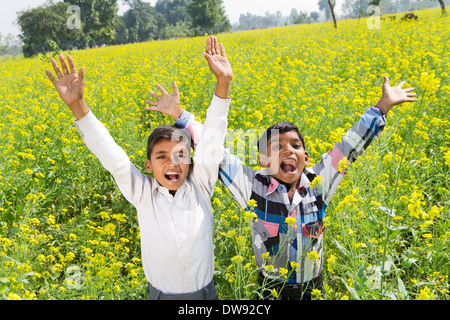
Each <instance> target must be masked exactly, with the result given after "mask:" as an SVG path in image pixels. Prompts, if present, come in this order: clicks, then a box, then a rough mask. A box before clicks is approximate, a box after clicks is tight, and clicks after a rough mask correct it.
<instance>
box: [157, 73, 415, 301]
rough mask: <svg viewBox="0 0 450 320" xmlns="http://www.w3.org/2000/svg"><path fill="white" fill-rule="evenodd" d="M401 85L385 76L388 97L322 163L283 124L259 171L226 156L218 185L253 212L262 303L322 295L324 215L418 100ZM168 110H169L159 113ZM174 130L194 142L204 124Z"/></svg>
mask: <svg viewBox="0 0 450 320" xmlns="http://www.w3.org/2000/svg"><path fill="white" fill-rule="evenodd" d="M404 84H405V82H401V83H400V84H399V85H397V86H396V87H391V86H390V85H389V79H388V78H387V77H384V83H383V86H382V90H383V95H382V97H381V99H380V100H379V102H378V103H377V104H376V105H375V106H373V107H371V108H369V109H367V110H366V111H365V113H364V114H363V115H362V116H361V119H360V120H359V121H358V122H357V123H356V124H355V125H354V126H353V127H352V128H350V130H349V131H348V132H347V133H346V134H345V136H344V137H343V138H342V140H341V141H340V142H338V143H336V144H335V145H334V147H333V148H332V149H331V151H329V152H328V153H325V154H324V155H323V156H322V157H321V160H320V162H318V163H317V164H315V165H314V166H312V167H309V168H308V165H309V155H308V152H307V151H306V146H305V142H304V139H303V136H302V134H301V133H300V131H299V129H298V128H297V127H296V126H295V125H294V124H292V123H289V122H284V123H277V124H274V125H272V126H270V127H269V128H268V129H267V130H266V131H265V132H264V134H263V135H262V136H261V137H260V139H259V141H258V151H259V164H260V166H261V168H262V169H261V170H253V169H251V168H249V167H247V166H245V165H244V164H243V163H242V162H241V160H240V159H239V158H238V157H237V156H235V155H231V154H230V152H229V150H227V151H226V152H225V158H224V160H223V162H222V164H221V165H220V173H219V175H220V180H221V181H222V182H223V184H224V185H225V186H226V187H227V188H228V189H229V191H230V192H231V194H232V196H233V197H234V199H235V200H236V202H238V203H239V204H240V205H241V206H242V207H243V208H244V209H245V210H250V211H253V212H254V214H255V218H254V219H253V220H252V221H251V231H252V239H253V249H254V252H255V259H256V263H257V265H258V267H259V268H260V274H259V279H258V282H259V284H260V285H261V287H260V290H259V296H258V297H259V298H262V299H267V298H270V297H271V295H272V290H273V289H275V290H277V292H278V298H281V299H292V300H300V299H311V291H312V290H313V289H317V290H320V291H321V292H322V293H323V279H322V265H323V231H324V229H325V226H324V218H325V211H326V209H327V206H328V204H329V202H330V200H331V198H332V197H333V195H334V193H335V192H336V190H337V187H338V185H339V183H340V182H341V181H342V178H343V177H344V174H345V169H342V167H343V168H346V167H347V165H349V164H350V163H352V162H354V161H355V160H356V159H357V157H358V156H360V155H361V154H362V153H363V152H364V150H365V149H366V148H367V147H368V146H369V145H370V143H371V142H372V140H373V139H374V138H375V137H377V136H378V135H379V134H380V133H381V132H382V131H383V129H384V126H385V121H386V114H387V113H388V112H389V110H390V109H391V108H392V107H393V106H395V105H398V104H401V103H403V102H413V101H417V99H415V98H412V97H413V96H415V93H413V92H412V91H413V89H412V88H409V89H402V87H403V85H404ZM157 111H161V112H164V113H166V112H165V111H164V110H157ZM174 120H176V126H178V127H180V128H186V129H188V131H190V132H191V135H192V136H193V137H195V136H199V134H200V130H201V129H202V126H201V125H200V124H199V123H198V122H196V121H195V117H194V116H193V115H192V114H190V113H189V112H187V111H183V112H182V113H181V116H180V117H179V118H174Z"/></svg>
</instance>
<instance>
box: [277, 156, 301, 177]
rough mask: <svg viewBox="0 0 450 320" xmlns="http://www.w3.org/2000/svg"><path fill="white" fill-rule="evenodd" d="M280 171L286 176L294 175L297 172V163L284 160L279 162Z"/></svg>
mask: <svg viewBox="0 0 450 320" xmlns="http://www.w3.org/2000/svg"><path fill="white" fill-rule="evenodd" d="M280 169H281V171H283V172H284V173H287V174H291V173H295V172H296V171H297V163H296V162H295V161H294V160H292V159H284V160H283V161H281V165H280Z"/></svg>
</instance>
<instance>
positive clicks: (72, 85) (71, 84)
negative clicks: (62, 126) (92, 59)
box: [45, 55, 89, 119]
mask: <svg viewBox="0 0 450 320" xmlns="http://www.w3.org/2000/svg"><path fill="white" fill-rule="evenodd" d="M51 61H52V65H53V69H54V70H55V73H56V76H57V77H58V80H56V79H55V77H53V75H52V73H51V72H50V71H49V70H45V72H46V74H47V77H48V78H49V79H50V81H51V82H52V83H53V84H54V86H55V88H56V90H57V91H58V93H59V96H60V97H61V99H62V100H63V101H64V102H65V103H66V104H67V105H68V106H69V108H70V110H71V111H72V113H73V114H74V116H75V118H77V119H81V118H82V117H84V116H85V115H86V114H87V113H88V112H89V109H88V107H87V106H86V103H85V102H84V100H83V94H84V68H81V69H80V72H79V74H78V75H77V70H76V67H75V62H74V61H73V59H72V57H71V56H67V61H68V62H69V67H70V71H69V69H68V68H67V64H66V61H65V60H64V56H63V55H59V61H60V62H61V67H62V70H63V72H61V70H60V69H59V67H58V64H57V63H56V61H55V59H52V60H51Z"/></svg>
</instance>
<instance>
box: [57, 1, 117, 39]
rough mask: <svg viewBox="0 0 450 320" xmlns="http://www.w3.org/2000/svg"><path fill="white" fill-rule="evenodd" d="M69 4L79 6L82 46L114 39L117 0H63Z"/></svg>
mask: <svg viewBox="0 0 450 320" xmlns="http://www.w3.org/2000/svg"><path fill="white" fill-rule="evenodd" d="M64 2H65V3H67V4H69V5H74V6H78V7H79V8H80V18H81V24H82V31H83V35H84V36H83V39H80V40H81V41H82V42H83V43H84V47H87V46H88V44H89V43H90V42H93V44H98V43H107V42H110V41H112V40H113V39H114V36H115V28H114V23H115V21H116V17H117V12H118V10H119V8H118V6H117V0H101V1H97V0H64Z"/></svg>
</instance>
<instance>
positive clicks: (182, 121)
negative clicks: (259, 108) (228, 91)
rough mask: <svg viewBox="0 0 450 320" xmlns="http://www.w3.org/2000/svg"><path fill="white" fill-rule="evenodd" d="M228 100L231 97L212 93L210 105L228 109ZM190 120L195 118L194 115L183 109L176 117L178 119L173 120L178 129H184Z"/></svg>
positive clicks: (229, 100)
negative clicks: (225, 97)
mask: <svg viewBox="0 0 450 320" xmlns="http://www.w3.org/2000/svg"><path fill="white" fill-rule="evenodd" d="M230 102H231V98H227V99H222V98H219V97H218V96H216V95H214V96H213V98H212V101H211V106H215V108H222V109H224V110H228V107H229V106H230ZM191 120H195V116H194V115H193V114H192V113H190V112H189V111H186V110H184V111H183V113H182V114H181V115H180V117H179V118H178V120H177V121H176V122H175V126H176V127H177V128H180V129H186V128H187V127H188V125H189V122H190V121H191Z"/></svg>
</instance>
